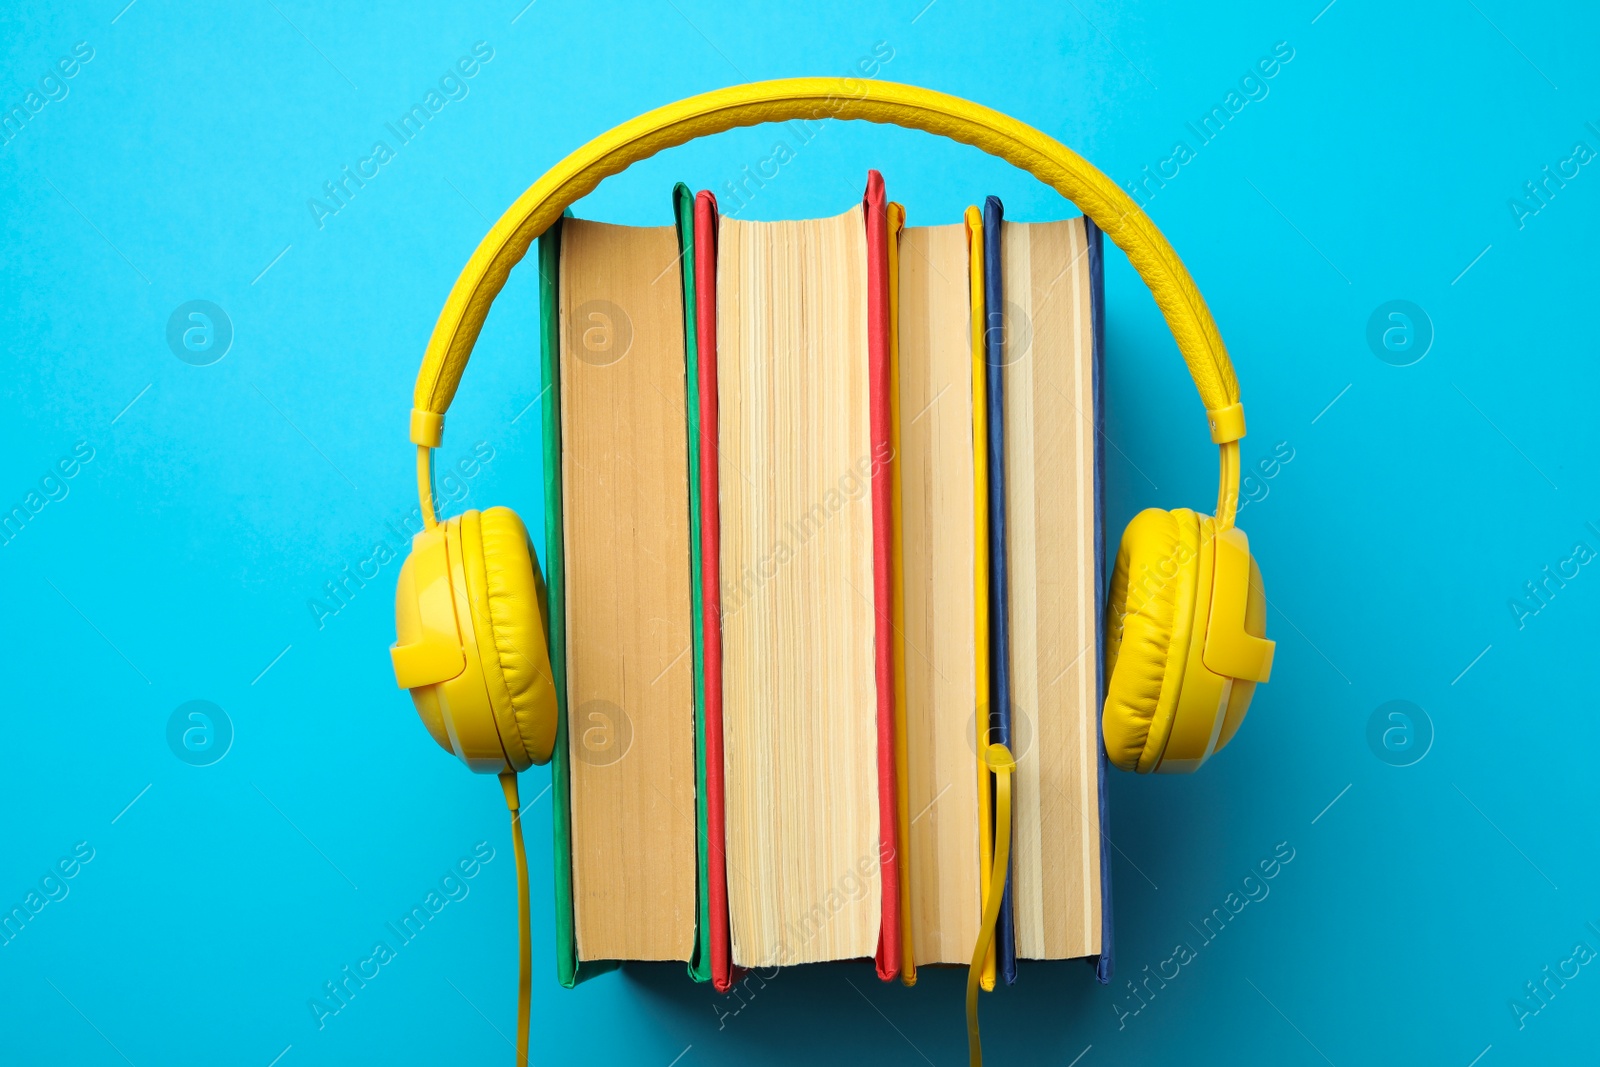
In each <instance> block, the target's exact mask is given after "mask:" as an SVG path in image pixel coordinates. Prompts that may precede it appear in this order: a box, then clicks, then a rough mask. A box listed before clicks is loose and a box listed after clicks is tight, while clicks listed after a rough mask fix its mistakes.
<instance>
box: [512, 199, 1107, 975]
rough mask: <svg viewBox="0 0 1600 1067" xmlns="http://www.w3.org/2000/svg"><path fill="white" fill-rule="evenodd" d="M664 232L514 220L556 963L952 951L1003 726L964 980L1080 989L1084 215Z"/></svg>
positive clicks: (1095, 496)
mask: <svg viewBox="0 0 1600 1067" xmlns="http://www.w3.org/2000/svg"><path fill="white" fill-rule="evenodd" d="M663 221H664V223H665V224H664V225H661V226H653V227H651V226H646V227H633V226H616V225H609V224H606V223H602V222H591V221H586V220H580V219H576V218H571V217H568V218H565V219H563V220H562V221H561V223H560V224H559V225H558V226H557V227H555V228H553V229H552V230H551V231H550V232H549V233H547V234H546V235H545V236H544V237H543V238H541V240H540V244H539V267H540V275H541V281H540V286H541V312H542V349H543V353H542V354H543V361H542V366H543V376H544V382H543V385H544V393H543V407H544V416H545V418H544V424H545V441H544V457H545V511H546V530H545V535H546V553H545V565H546V567H545V569H546V585H547V603H546V604H545V605H544V608H545V611H546V613H547V616H546V622H547V632H548V633H549V634H550V638H551V649H550V652H551V662H552V666H553V668H554V671H555V680H556V685H557V690H558V693H559V697H560V700H561V705H562V712H563V725H562V731H561V736H560V737H559V738H558V740H557V744H556V752H555V757H554V761H553V765H554V789H553V795H554V806H555V821H556V833H555V848H556V862H555V868H556V882H557V893H556V911H557V915H556V918H557V930H558V937H557V956H558V959H557V965H558V972H559V976H560V978H561V981H562V982H563V983H564V984H566V985H571V984H573V983H575V982H576V981H578V980H580V979H581V978H584V977H587V976H589V975H591V974H593V973H597V972H598V971H601V970H604V969H607V968H608V967H610V966H612V965H613V964H615V963H616V962H619V961H625V960H682V961H685V962H687V963H688V965H689V971H690V974H691V975H692V976H693V977H694V978H696V979H697V980H701V981H707V980H709V981H711V982H713V983H714V984H715V985H716V987H717V988H718V989H722V990H726V989H728V988H729V987H730V986H731V984H732V983H733V982H735V981H737V980H738V975H739V971H740V969H743V968H761V969H763V970H765V969H768V968H771V967H775V966H786V965H791V964H798V963H816V962H822V961H829V960H853V959H860V958H865V957H872V958H873V959H874V960H875V961H876V965H877V971H878V974H879V976H880V977H882V978H884V979H885V980H888V979H892V978H895V977H900V978H902V979H903V980H904V981H907V982H908V983H909V982H910V981H913V980H914V978H915V974H916V968H917V967H918V966H922V965H934V964H960V965H965V964H966V963H968V962H969V960H970V957H971V954H972V951H973V945H974V942H975V940H976V938H977V934H978V926H979V921H980V918H981V904H982V899H983V893H984V891H985V889H986V888H987V882H988V877H989V871H990V868H991V865H992V858H991V849H992V842H993V839H994V829H995V828H994V825H993V819H994V814H993V810H992V803H991V782H990V781H989V779H988V777H987V773H988V772H987V771H986V770H985V769H984V767H983V765H982V764H981V762H980V760H979V758H978V753H979V752H981V751H982V750H983V748H984V747H985V746H986V745H987V744H988V743H989V742H991V741H1000V742H1004V743H1006V744H1008V745H1010V746H1011V748H1012V750H1013V752H1014V753H1015V754H1016V756H1017V760H1018V769H1017V773H1016V779H1015V797H1016V802H1015V813H1014V825H1013V841H1014V844H1013V846H1012V851H1011V857H1012V859H1011V867H1010V871H1009V874H1008V876H1007V880H1006V885H1005V886H1004V900H1003V905H1002V910H1001V918H1000V927H999V929H998V937H997V940H996V949H995V952H994V954H993V958H992V959H991V960H990V961H989V963H988V965H987V966H986V971H985V984H986V985H987V986H992V985H993V982H994V979H995V976H996V975H999V976H1002V977H1004V979H1005V980H1006V981H1008V982H1010V981H1015V979H1016V973H1017V960H1018V959H1069V958H1074V957H1086V958H1088V959H1089V960H1090V961H1091V962H1093V963H1094V964H1095V965H1096V968H1097V973H1098V974H1099V975H1100V977H1101V979H1102V981H1103V980H1105V979H1106V977H1107V976H1108V975H1109V965H1110V948H1111V934H1110V914H1109V886H1108V881H1107V879H1108V874H1107V870H1106V866H1107V865H1106V855H1105V851H1104V847H1105V836H1104V832H1103V831H1104V825H1105V786H1104V781H1105V760H1104V755H1103V747H1102V745H1101V740H1100V729H1099V721H1100V717H1099V710H1100V706H1101V700H1102V693H1103V688H1102V687H1103V678H1102V650H1101V637H1100V635H1101V632H1102V627H1101V622H1102V619H1101V615H1102V611H1103V604H1104V588H1103V582H1102V575H1103V573H1104V545H1103V537H1102V525H1101V510H1102V509H1101V500H1100V497H1101V493H1100V484H1101V476H1100V472H1101V456H1100V449H1099V440H1100V436H1101V435H1100V432H1099V426H1100V417H1101V416H1100V410H1101V404H1100V350H1101V335H1102V327H1101V322H1102V311H1101V309H1102V295H1101V294H1102V268H1101V236H1100V232H1099V230H1098V229H1097V228H1096V227H1095V225H1094V224H1093V223H1092V222H1090V221H1089V220H1087V219H1084V218H1073V219H1067V220H1064V221H1057V222H1042V223H1016V222H1006V221H1004V220H1003V210H1002V207H1001V204H1000V202H999V201H998V200H997V199H995V198H993V197H990V198H989V199H988V201H987V202H986V204H985V206H984V208H983V210H982V211H979V210H978V209H977V208H969V209H968V211H967V214H966V218H965V219H964V220H962V221H958V222H953V223H950V224H948V225H940V226H907V225H905V222H906V213H905V211H904V209H903V208H902V207H901V205H899V204H895V203H890V202H889V201H888V199H887V197H886V194H885V189H884V182H883V179H882V178H881V176H879V175H878V174H877V173H876V172H872V173H871V174H869V176H868V181H867V187H866V193H865V196H864V197H863V199H862V201H861V203H860V204H857V205H855V206H852V207H851V208H850V210H848V211H846V212H845V213H843V214H841V215H837V216H834V217H832V218H825V219H809V220H801V221H783V222H745V221H740V220H736V219H731V218H719V216H718V213H717V204H716V200H715V198H714V197H713V196H712V195H711V194H710V193H708V192H701V193H699V194H698V195H694V194H692V193H691V192H690V190H689V189H688V188H686V187H685V186H682V185H679V186H678V187H677V188H676V189H675V190H674V191H673V196H672V198H671V211H670V213H669V212H668V211H667V210H666V209H665V205H664V209H663Z"/></svg>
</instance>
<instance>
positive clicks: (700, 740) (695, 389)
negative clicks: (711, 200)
mask: <svg viewBox="0 0 1600 1067" xmlns="http://www.w3.org/2000/svg"><path fill="white" fill-rule="evenodd" d="M672 221H673V224H674V227H675V228H676V230H677V233H678V263H679V280H680V281H681V283H682V287H683V301H682V306H683V357H684V383H683V384H684V404H683V406H684V411H685V412H686V413H687V416H688V417H687V418H686V419H685V420H684V445H685V447H686V448H687V450H688V472H689V606H690V610H689V616H690V618H689V624H690V636H689V643H690V648H691V649H692V654H691V656H690V659H691V660H692V665H693V670H694V777H695V789H694V821H695V835H694V837H695V843H696V844H695V860H696V863H695V876H696V877H695V924H694V953H693V956H692V958H691V959H690V960H689V977H691V978H693V979H694V980H695V981H696V982H708V981H710V980H711V941H710V937H711V857H710V854H709V850H708V849H707V846H706V842H707V841H708V840H709V835H708V834H707V833H706V823H707V819H708V814H707V809H706V688H705V682H706V670H705V624H704V612H703V611H702V610H701V601H700V590H701V581H702V579H701V574H700V567H701V556H700V359H699V352H700V349H699V337H698V335H697V330H696V325H695V323H696V313H697V310H698V309H697V308H696V301H695V284H694V260H695V257H694V193H693V192H691V191H690V189H689V187H688V186H687V185H685V184H683V183H682V182H679V183H678V184H677V185H675V186H673V189H672Z"/></svg>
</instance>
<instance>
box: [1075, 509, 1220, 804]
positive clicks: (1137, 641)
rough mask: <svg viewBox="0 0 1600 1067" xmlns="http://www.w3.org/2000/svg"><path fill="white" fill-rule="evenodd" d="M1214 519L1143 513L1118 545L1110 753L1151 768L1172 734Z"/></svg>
mask: <svg viewBox="0 0 1600 1067" xmlns="http://www.w3.org/2000/svg"><path fill="white" fill-rule="evenodd" d="M1210 528H1211V520H1210V519H1209V518H1206V517H1204V516H1201V515H1197V514H1195V513H1194V512H1192V511H1190V510H1189V509H1187V508H1179V509H1177V510H1175V511H1162V510H1160V509H1158V508H1150V509H1148V510H1146V511H1141V512H1140V513H1139V514H1138V515H1135V516H1134V517H1133V521H1132V522H1130V523H1128V529H1127V531H1126V532H1124V533H1123V535H1122V545H1121V547H1119V548H1118V549H1117V562H1116V566H1115V568H1114V569H1113V571H1112V575H1111V594H1110V599H1109V602H1108V604H1107V610H1106V679H1107V681H1106V704H1105V710H1104V712H1103V714H1102V717H1101V728H1102V730H1103V732H1104V734H1105V745H1106V756H1107V757H1108V758H1109V759H1110V760H1111V762H1112V764H1114V765H1115V766H1117V767H1119V768H1121V769H1122V770H1125V771H1134V770H1136V771H1139V772H1141V773H1144V772H1148V771H1151V770H1153V769H1154V768H1155V765H1156V764H1157V763H1158V762H1160V759H1161V754H1162V752H1163V751H1165V749H1166V746H1167V738H1168V737H1169V736H1170V735H1171V733H1172V722H1173V717H1174V716H1175V715H1176V713H1177V708H1178V696H1179V693H1180V692H1181V689H1182V683H1183V670H1184V665H1185V661H1186V660H1187V656H1188V648H1189V641H1190V638H1191V636H1192V634H1193V632H1194V620H1195V609H1196V600H1197V597H1198V593H1199V590H1198V589H1197V586H1198V584H1199V583H1198V575H1199V570H1200V546H1201V543H1202V542H1201V538H1202V537H1203V536H1209V531H1210Z"/></svg>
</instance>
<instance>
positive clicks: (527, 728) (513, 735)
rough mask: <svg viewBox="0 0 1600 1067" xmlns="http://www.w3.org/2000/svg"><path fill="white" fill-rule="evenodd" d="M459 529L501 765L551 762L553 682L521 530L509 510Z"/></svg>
mask: <svg viewBox="0 0 1600 1067" xmlns="http://www.w3.org/2000/svg"><path fill="white" fill-rule="evenodd" d="M454 521H459V522H460V523H461V533H462V536H461V543H462V555H463V562H464V564H465V570H466V577H467V599H468V601H469V603H470V604H471V605H472V622H473V628H474V630H475V631H476V633H477V635H478V642H477V644H478V656H479V658H480V660H481V661H482V663H483V676H484V681H485V684H486V685H487V687H488V689H489V703H490V706H491V707H492V708H493V709H494V716H495V722H496V725H497V726H498V728H499V730H500V740H501V743H502V744H504V746H505V749H506V760H507V762H509V763H510V764H511V766H512V767H513V768H514V769H516V770H518V771H522V770H526V769H527V768H528V767H529V766H530V765H532V764H533V763H543V762H545V761H546V760H548V759H549V757H550V749H551V747H552V746H553V744H554V741H555V701H554V682H553V680H552V679H551V677H550V665H549V654H548V652H546V651H545V649H546V648H548V645H547V643H546V638H545V633H544V625H543V622H542V619H541V616H540V609H539V596H538V584H537V580H536V579H535V577H534V569H533V554H532V552H531V550H530V548H529V545H528V531H527V528H526V527H524V526H523V524H522V520H521V519H520V518H518V517H517V513H516V512H514V511H512V510H511V509H509V508H500V507H496V508H489V509H488V510H487V511H483V512H481V513H480V512H477V511H468V512H465V513H464V514H463V515H461V517H460V518H459V519H458V520H454Z"/></svg>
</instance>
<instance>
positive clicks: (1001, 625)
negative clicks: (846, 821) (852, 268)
mask: <svg viewBox="0 0 1600 1067" xmlns="http://www.w3.org/2000/svg"><path fill="white" fill-rule="evenodd" d="M1004 222H1005V207H1004V206H1003V205H1002V204H1001V203H1000V198H999V197H997V196H991V197H989V198H988V199H987V200H985V201H984V205H983V238H984V259H985V260H986V263H985V269H984V293H983V305H984V318H983V321H984V327H985V329H984V346H985V351H986V360H987V364H988V366H987V367H986V368H985V370H986V377H987V379H988V381H987V385H988V388H989V398H988V400H989V546H990V547H989V588H990V595H991V603H992V605H993V606H992V608H991V609H990V612H989V632H990V658H991V662H992V663H993V665H994V671H993V676H994V695H993V702H992V703H991V704H990V716H989V718H990V724H991V728H992V730H993V739H994V740H995V741H996V742H998V743H999V744H1002V745H1007V746H1009V745H1011V744H1012V737H1011V725H1012V723H1011V603H1010V597H1009V595H1008V589H1007V571H1006V455H1005V394H1004V389H1003V374H1002V371H1003V370H1004V368H1005V333H1006V321H1005V320H1006V316H1005V306H1006V304H1005V285H1004V274H1005V270H1004V263H1003V260H1002V259H1001V229H1002V226H1003V224H1004ZM1011 884H1012V878H1011V872H1010V870H1007V871H1006V884H1005V889H1004V891H1003V892H1002V893H1001V896H1000V918H999V922H998V924H997V925H996V927H995V942H996V949H995V956H996V959H997V960H998V962H999V965H1000V973H1001V975H1002V976H1004V978H1005V980H1006V984H1007V985H1011V984H1013V983H1014V982H1016V980H1017V935H1016V914H1015V912H1014V911H1013V909H1012V900H1011Z"/></svg>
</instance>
